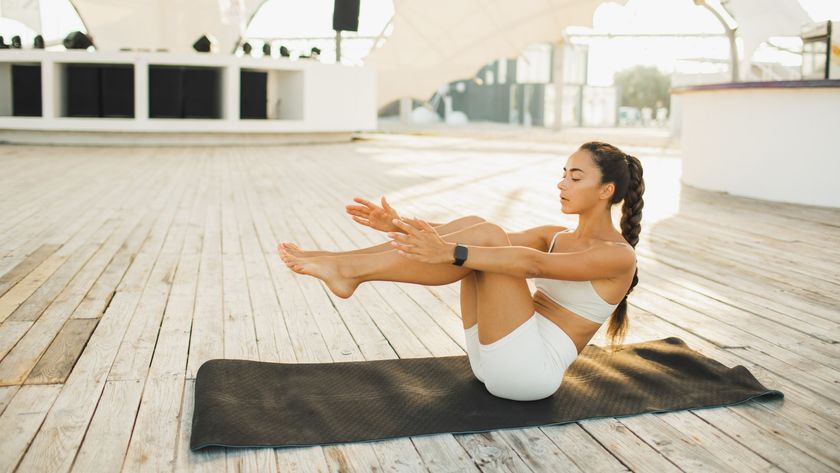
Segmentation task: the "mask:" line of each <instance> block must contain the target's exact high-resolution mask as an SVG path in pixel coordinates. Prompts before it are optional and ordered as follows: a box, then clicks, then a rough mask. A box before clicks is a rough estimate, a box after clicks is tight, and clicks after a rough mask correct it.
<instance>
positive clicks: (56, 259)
mask: <svg viewBox="0 0 840 473" xmlns="http://www.w3.org/2000/svg"><path fill="white" fill-rule="evenodd" d="M67 259H68V257H67V256H63V255H58V254H55V253H53V254H52V255H50V257H49V258H47V259H46V260H44V261H43V262H42V263H41V264H39V265H38V267H37V268H35V269H34V270H33V271H32V272H31V273H29V275H28V276H26V277H25V278H23V280H22V281H20V282H19V283H18V284H17V285H15V287H13V288H12V289H11V290H9V291H7V292H6V293H5V294H4V295H3V296H2V297H0V322H2V321H4V320H6V319H7V318H8V317H9V316H10V315H12V312H14V311H15V309H17V308H18V307H19V306H20V305H21V304H23V301H25V300H26V299H27V298H28V297H29V296H31V295H32V293H34V292H35V290H36V289H38V288H39V287H41V285H42V284H44V281H46V280H47V279H48V278H49V277H50V276H52V274H53V273H54V272H56V271H57V270H58V268H59V267H61V265H62V264H64V262H65V261H67Z"/></svg>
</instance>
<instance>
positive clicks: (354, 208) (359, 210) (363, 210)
mask: <svg viewBox="0 0 840 473" xmlns="http://www.w3.org/2000/svg"><path fill="white" fill-rule="evenodd" d="M345 209H347V213H351V214H354V215H368V214H370V209H369V208H367V207H362V206H361V205H348V206H347V207H345Z"/></svg>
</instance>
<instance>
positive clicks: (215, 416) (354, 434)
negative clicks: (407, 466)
mask: <svg viewBox="0 0 840 473" xmlns="http://www.w3.org/2000/svg"><path fill="white" fill-rule="evenodd" d="M758 397H763V398H774V397H783V394H782V393H781V392H780V391H776V390H771V389H767V388H766V387H764V386H763V385H762V384H761V383H759V382H758V380H756V379H755V377H753V375H752V374H751V373H750V372H749V371H748V370H747V369H746V368H744V367H743V366H741V365H738V366H735V367H733V368H727V367H726V366H724V365H722V364H721V363H719V362H717V361H715V360H713V359H711V358H707V357H705V356H703V355H701V354H700V353H698V352H696V351H694V350H692V349H691V348H689V347H688V346H687V345H686V344H685V342H683V341H682V340H681V339H679V338H676V337H669V338H665V339H662V340H651V341H647V342H642V343H635V344H628V345H624V346H623V347H622V348H621V349H619V350H618V351H616V352H614V353H610V352H609V351H607V350H605V349H603V348H601V347H598V346H595V345H587V346H586V347H585V348H584V350H583V352H582V353H581V354H580V356H578V358H577V359H576V360H575V362H574V363H572V365H571V366H570V367H569V369H568V370H567V371H566V375H565V377H564V378H563V383H562V384H561V386H560V388H559V389H558V390H557V392H555V393H554V394H553V395H552V396H550V397H548V398H545V399H541V400H538V401H511V400H508V399H502V398H498V397H496V396H493V395H492V394H490V393H489V392H488V391H487V390H486V389H485V387H484V384H483V383H481V382H480V381H478V379H476V378H475V376H473V373H472V371H471V370H470V365H469V361H468V359H467V357H466V356H464V355H461V356H447V357H438V358H409V359H395V360H376V361H361V362H340V363H266V362H259V361H245V360H210V361H207V362H205V363H204V364H203V365H201V367H200V368H199V370H198V374H197V375H196V380H195V410H194V412H193V423H192V437H191V438H190V448H191V449H193V450H197V449H200V448H204V447H208V446H213V445H219V446H229V447H249V446H252V447H253V446H272V447H284V446H288V447H291V446H303V445H327V444H333V443H344V442H355V441H370V440H380V439H387V438H393V437H404V436H409V435H425V434H436V433H444V432H450V433H465V432H483V431H488V430H495V429H507V428H517V427H532V426H540V425H548V424H563V423H567V422H574V421H576V420H581V419H588V418H593V417H620V416H627V415H633V414H641V413H646V412H663V411H673V410H679V409H692V408H701V407H714V406H725V405H731V404H737V403H740V402H744V401H748V400H750V399H754V398H758Z"/></svg>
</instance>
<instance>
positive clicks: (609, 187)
mask: <svg viewBox="0 0 840 473" xmlns="http://www.w3.org/2000/svg"><path fill="white" fill-rule="evenodd" d="M614 192H615V184H614V183H612V182H608V183H606V184H603V185H602V186H601V194H600V195H599V196H598V198H599V199H611V198H612V195H613V193H614Z"/></svg>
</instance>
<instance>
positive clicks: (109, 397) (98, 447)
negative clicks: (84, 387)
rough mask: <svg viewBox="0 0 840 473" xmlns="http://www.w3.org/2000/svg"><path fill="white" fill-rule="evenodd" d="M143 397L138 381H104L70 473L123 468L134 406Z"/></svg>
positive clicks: (141, 385) (135, 411) (141, 384)
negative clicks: (73, 472) (94, 410)
mask: <svg viewBox="0 0 840 473" xmlns="http://www.w3.org/2000/svg"><path fill="white" fill-rule="evenodd" d="M142 393H143V382H142V381H141V380H135V379H129V380H108V381H106V382H105V387H104V389H103V391H102V396H101V398H100V399H99V403H98V404H97V406H96V412H94V413H93V419H91V421H90V426H89V427H88V428H87V432H86V433H85V437H84V441H83V442H82V444H81V446H80V447H79V452H78V454H77V455H76V461H75V462H74V463H73V468H72V471H77V472H80V473H83V472H88V471H119V470H120V469H121V468H122V465H123V459H124V457H125V452H126V448H128V440H129V437H130V436H131V429H130V428H129V429H126V428H125V426H126V425H129V426H130V425H131V424H133V423H134V416H135V414H136V413H137V404H138V403H139V402H140V396H141V394H142Z"/></svg>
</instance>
